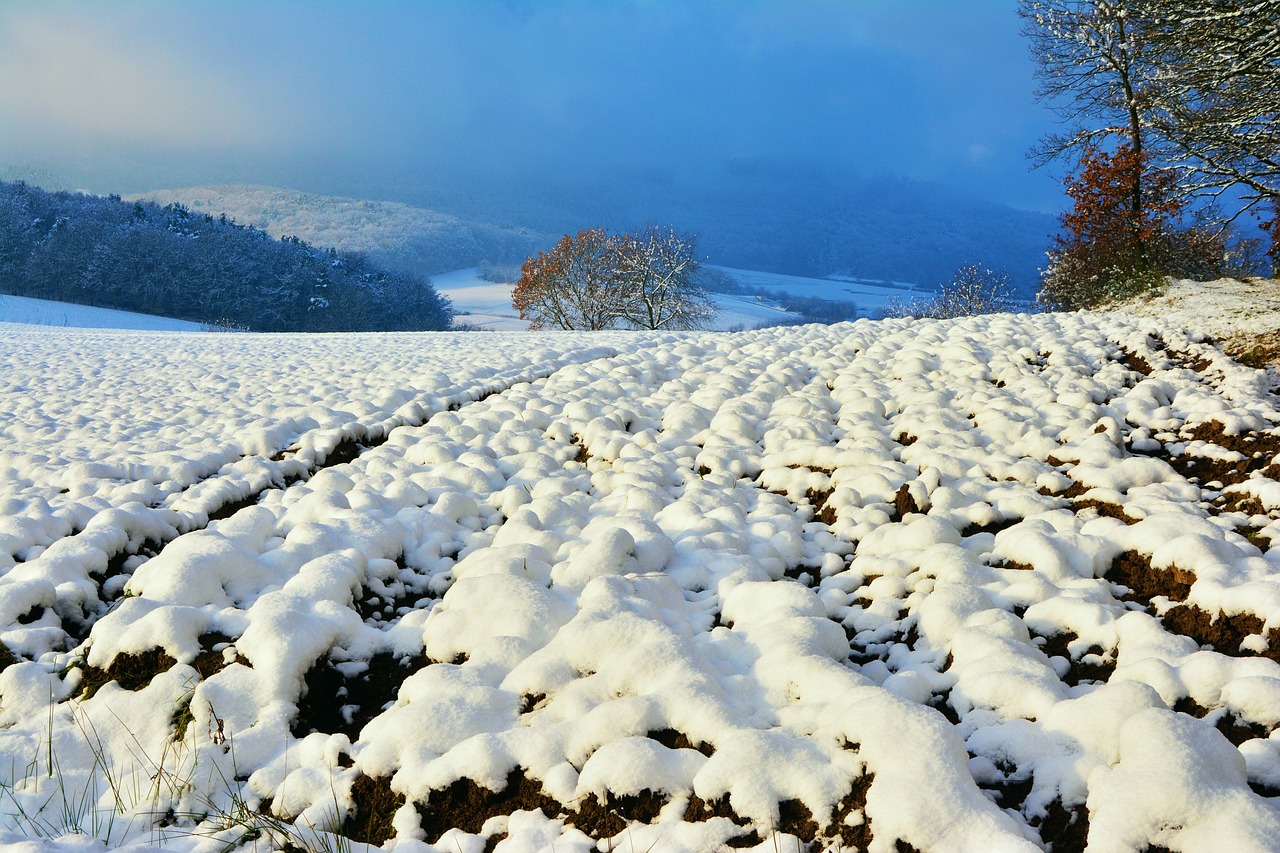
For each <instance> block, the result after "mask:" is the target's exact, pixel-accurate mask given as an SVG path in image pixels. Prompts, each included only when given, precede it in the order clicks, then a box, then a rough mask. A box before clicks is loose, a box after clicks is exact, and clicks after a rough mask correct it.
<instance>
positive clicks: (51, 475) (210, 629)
mask: <svg viewBox="0 0 1280 853" xmlns="http://www.w3.org/2000/svg"><path fill="white" fill-rule="evenodd" d="M0 336H3V340H4V346H3V347H0V396H3V398H4V399H5V400H6V401H9V404H8V405H6V407H4V408H3V410H0V513H2V514H0V643H2V644H3V646H2V650H0V794H3V796H0V844H14V843H18V842H21V841H23V840H25V839H28V838H32V837H34V838H45V839H49V843H47V844H45V846H43V847H41V848H40V849H41V850H42V851H46V850H50V851H54V850H66V851H71V850H76V851H84V850H86V849H95V848H94V847H93V846H91V843H90V842H89V841H87V840H86V838H85V835H68V834H67V833H75V832H81V833H86V834H87V835H88V836H90V837H96V838H98V839H101V840H104V841H106V842H108V843H109V844H110V845H111V846H119V845H124V844H131V843H137V844H146V845H155V846H160V847H161V848H163V849H166V850H175V851H192V853H194V851H203V850H207V849H215V848H217V849H224V848H225V849H243V850H252V849H260V848H259V847H257V846H255V845H262V844H264V842H267V841H269V842H270V845H271V846H273V847H280V846H289V845H292V846H293V847H300V848H303V849H308V850H316V851H319V850H323V849H335V848H337V847H338V846H339V843H340V842H339V841H338V840H337V839H335V837H334V836H333V835H331V834H329V833H331V832H333V831H340V832H341V833H342V834H343V836H344V837H345V838H349V839H354V840H355V841H356V842H361V843H363V842H371V843H373V844H377V845H382V844H384V843H386V842H388V841H389V840H390V839H391V838H393V837H394V838H395V839H397V842H396V844H397V849H401V850H405V849H407V850H412V851H416V852H417V853H443V851H454V853H456V851H459V850H461V851H463V853H472V851H481V850H486V849H488V850H493V851H494V853H515V851H523V850H545V849H552V848H554V849H555V850H557V851H582V853H586V851H589V850H599V849H613V850H635V851H644V850H648V851H653V853H676V851H682V853H688V852H690V851H693V852H694V853H702V851H706V853H711V851H716V850H722V849H724V848H725V847H726V846H731V847H744V848H753V849H757V850H760V851H774V850H794V849H798V848H800V847H801V846H802V845H809V844H811V843H813V844H814V846H813V847H812V848H811V849H826V850H866V849H872V850H893V849H895V847H896V849H899V850H918V851H922V853H933V851H938V852H939V853H946V851H971V850H992V851H1033V850H1042V849H1045V848H1046V847H1048V846H1049V845H1052V849H1053V850H1054V851H1055V853H1063V851H1080V850H1083V849H1084V847H1085V844H1086V841H1087V842H1088V845H1089V849H1090V850H1117V851H1118V850H1145V849H1170V850H1179V851H1188V852H1189V853H1195V851H1205V853H1209V851H1214V853H1216V851H1221V850H1275V849H1277V848H1278V847H1280V842H1278V841H1277V839H1280V809H1278V808H1277V806H1276V803H1277V799H1276V798H1277V796H1278V795H1280V749H1278V748H1277V747H1276V744H1277V743H1278V741H1277V739H1276V738H1275V737H1273V736H1272V735H1273V733H1274V732H1275V731H1276V730H1277V727H1280V663H1278V662H1277V661H1280V652H1277V649H1280V627H1278V626H1280V584H1278V583H1277V582H1276V577H1277V571H1278V570H1280V564H1278V560H1280V549H1273V548H1272V547H1271V544H1272V542H1273V541H1275V538H1276V536H1277V535H1280V462H1278V461H1277V456H1280V409H1277V404H1276V400H1277V398H1276V397H1275V396H1274V395H1273V393H1272V390H1273V388H1274V387H1275V384H1274V377H1273V375H1271V374H1267V373H1261V372H1258V371H1255V370H1253V369H1251V368H1248V367H1243V366H1241V365H1240V364H1238V363H1237V362H1235V361H1233V360H1232V359H1231V358H1229V357H1228V356H1226V355H1225V354H1224V353H1223V352H1222V351H1221V350H1220V349H1218V348H1217V346H1215V345H1214V344H1211V343H1209V342H1207V340H1206V339H1205V338H1204V336H1202V335H1201V334H1199V333H1188V332H1186V331H1185V330H1184V329H1183V328H1182V327H1180V326H1178V325H1176V324H1172V323H1170V322H1167V321H1165V320H1163V319H1160V318H1136V317H1133V316H1129V315H1124V314H1099V313H1087V312H1082V313H1075V314H1041V315H1031V316H1018V315H996V316H990V317H980V318H966V319H960V320H951V321H934V320H925V321H913V320H887V321H881V322H872V321H867V320H861V321H858V322H856V323H852V324H841V325H836V326H807V327H792V328H775V329H768V330H764V331H759V332H750V333H740V334H727V335H726V334H645V333H613V332H611V333H597V334H572V333H559V334H532V333H500V332H498V333H493V334H487V335H463V334H430V335H421V334H403V333H402V334H379V335H359V334H356V335H342V336H322V335H294V336H282V335H234V334H232V335H190V334H181V333H155V332H99V331H84V330H61V329H34V328H32V327H22V326H0ZM342 843H345V842H342ZM97 849H100V848H97ZM354 849H367V848H364V847H363V846H362V844H356V845H355V848H354ZM388 849H389V848H388Z"/></svg>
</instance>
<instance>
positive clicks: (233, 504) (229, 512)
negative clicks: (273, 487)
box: [209, 492, 264, 521]
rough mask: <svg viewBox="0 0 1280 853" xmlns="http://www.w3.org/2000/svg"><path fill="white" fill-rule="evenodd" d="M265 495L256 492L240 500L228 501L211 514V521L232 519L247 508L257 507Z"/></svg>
mask: <svg viewBox="0 0 1280 853" xmlns="http://www.w3.org/2000/svg"><path fill="white" fill-rule="evenodd" d="M263 494H264V493H263V492H254V493H253V494H251V495H248V496H247V497H243V498H240V499H239V500H233V501H227V502H226V503H224V504H223V505H222V506H220V507H218V508H217V509H215V510H213V511H212V512H210V513H209V520H210V521H222V520H223V519H225V518H230V517H231V516H233V515H235V514H236V513H237V512H239V511H240V510H242V509H245V508H246V507H251V506H255V505H256V504H257V503H258V501H259V500H260V499H261V498H262V495H263Z"/></svg>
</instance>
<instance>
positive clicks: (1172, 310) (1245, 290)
mask: <svg viewBox="0 0 1280 853" xmlns="http://www.w3.org/2000/svg"><path fill="white" fill-rule="evenodd" d="M1116 310H1117V311H1120V312H1122V313H1124V314H1127V315H1130V316H1139V317H1161V318H1164V319H1165V320H1166V321H1167V322H1169V323H1173V324H1175V325H1179V326H1184V327H1186V328H1188V329H1193V330H1198V331H1199V333H1200V334H1203V335H1212V336H1213V337H1214V338H1217V339H1220V340H1226V339H1228V338H1232V337H1236V336H1239V335H1255V336H1256V335H1259V334H1262V333H1264V332H1272V331H1275V330H1276V329H1278V328H1280V313H1278V312H1280V288H1277V286H1276V282H1275V280H1273V279H1249V280H1245V281H1240V280H1238V279H1231V278H1224V279H1219V280H1217V281H1190V280H1170V281H1169V282H1168V285H1167V286H1166V287H1165V289H1164V290H1163V291H1161V292H1159V293H1155V294H1143V295H1142V296H1139V297H1135V298H1134V299H1132V300H1130V301H1128V302H1126V303H1124V304H1123V305H1120V306H1117V308H1116Z"/></svg>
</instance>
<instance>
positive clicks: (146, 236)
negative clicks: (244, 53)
mask: <svg viewBox="0 0 1280 853" xmlns="http://www.w3.org/2000/svg"><path fill="white" fill-rule="evenodd" d="M0 293H6V294H11V295H15V296H28V297H34V298H40V299H51V300H59V301H64V302H73V303H78V304H83V305H94V306H98V307H103V308H116V309H120V310H125V311H139V312H144V313H150V314H160V315H163V316H167V317H174V318H177V319H181V320H191V321H194V322H199V323H203V324H206V325H209V326H210V327H220V328H230V329H243V330H248V331H264V332H340V331H373V330H378V331H422V330H440V329H446V328H448V327H449V325H450V323H451V322H452V319H453V312H452V308H451V306H450V304H449V301H448V300H447V299H445V298H443V297H441V296H440V295H439V294H438V293H436V291H435V290H434V289H433V288H432V287H431V284H430V281H429V280H428V279H426V278H425V277H422V276H415V275H412V274H408V273H405V272H401V271H389V270H386V269H382V268H379V267H378V266H376V265H374V264H373V263H372V262H371V261H370V260H369V259H368V258H367V257H366V256H365V255H363V254H361V253H357V252H339V251H337V250H334V249H324V248H319V247H316V246H313V245H311V244H309V243H307V242H305V241H303V240H300V239H298V238H297V237H285V238H283V239H279V240H277V239H275V238H273V237H271V236H270V235H268V234H267V233H266V232H264V231H261V230H258V229H257V228H254V227H252V226H247V225H239V224H237V223H236V222H234V221H233V220H231V219H228V218H227V217H226V216H218V217H214V216H212V215H209V214H202V213H194V212H192V211H191V210H189V209H188V208H186V207H184V206H183V205H181V204H170V205H167V206H165V207H161V206H160V205H158V204H155V203H153V202H147V201H135V202H127V201H123V200H121V199H120V197H119V196H115V195H111V196H95V195H86V194H82V193H70V192H52V193H51V192H46V191H44V190H41V189H38V188H36V187H32V186H30V185H28V184H25V183H23V182H20V181H19V182H13V183H3V182H0Z"/></svg>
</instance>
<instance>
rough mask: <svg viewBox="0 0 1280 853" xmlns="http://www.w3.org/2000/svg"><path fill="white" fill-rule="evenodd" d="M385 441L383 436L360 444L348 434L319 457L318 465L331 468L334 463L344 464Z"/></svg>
mask: <svg viewBox="0 0 1280 853" xmlns="http://www.w3.org/2000/svg"><path fill="white" fill-rule="evenodd" d="M385 442H386V438H385V437H384V438H382V439H380V440H375V441H373V442H369V443H366V444H361V443H360V442H358V441H356V440H355V439H354V438H352V437H351V436H348V437H346V438H344V439H342V441H339V442H338V444H337V446H335V447H334V448H333V450H330V451H329V452H328V453H327V454H326V455H325V456H323V457H322V458H321V459H320V467H322V468H331V467H333V466H334V465H345V464H347V463H348V462H351V461H354V460H355V459H356V457H358V456H359V455H360V454H361V453H364V452H365V451H366V450H368V449H369V448H370V447H377V446H378V445H380V444H383V443H385Z"/></svg>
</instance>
